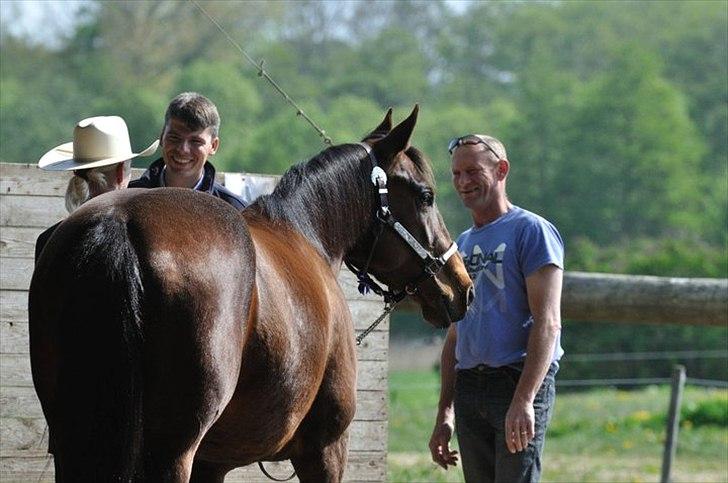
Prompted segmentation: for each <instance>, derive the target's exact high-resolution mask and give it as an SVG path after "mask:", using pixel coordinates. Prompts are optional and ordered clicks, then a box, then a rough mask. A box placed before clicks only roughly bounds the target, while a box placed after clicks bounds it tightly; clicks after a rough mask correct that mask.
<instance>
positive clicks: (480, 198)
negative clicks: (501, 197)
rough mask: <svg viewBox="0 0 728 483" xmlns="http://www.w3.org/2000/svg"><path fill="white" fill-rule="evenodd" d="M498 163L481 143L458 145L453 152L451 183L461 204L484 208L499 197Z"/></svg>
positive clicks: (473, 207) (478, 210)
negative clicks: (461, 201)
mask: <svg viewBox="0 0 728 483" xmlns="http://www.w3.org/2000/svg"><path fill="white" fill-rule="evenodd" d="M498 182H499V176H498V162H497V161H495V160H493V159H491V155H490V151H489V150H488V149H487V148H486V147H484V146H483V145H482V144H465V145H462V146H459V147H458V148H457V149H455V151H454V152H453V155H452V183H453V185H454V186H455V190H456V191H457V193H458V195H459V196H460V199H461V200H463V204H464V205H465V206H466V207H467V208H469V209H470V210H472V211H475V212H481V211H486V210H488V209H489V207H490V206H491V205H492V204H493V203H494V202H495V201H496V200H497V197H498Z"/></svg>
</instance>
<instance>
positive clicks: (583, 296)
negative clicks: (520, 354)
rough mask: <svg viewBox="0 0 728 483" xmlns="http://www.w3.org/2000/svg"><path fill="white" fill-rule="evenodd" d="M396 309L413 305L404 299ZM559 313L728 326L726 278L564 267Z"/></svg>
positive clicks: (576, 317) (625, 320) (579, 317)
mask: <svg viewBox="0 0 728 483" xmlns="http://www.w3.org/2000/svg"><path fill="white" fill-rule="evenodd" d="M397 310H403V311H414V312H417V311H419V307H418V306H417V305H416V304H415V303H414V302H412V301H411V300H409V299H407V300H405V302H404V303H403V304H401V305H400V306H399V307H398V309H397ZM561 314H562V317H563V318H564V319H566V320H572V321H580V322H618V323H654V324H679V325H711V326H723V327H725V326H728V279H724V278H717V279H716V278H675V277H653V276H646V275H614V274H610V273H586V272H569V271H567V272H565V273H564V288H563V292H562V297H561Z"/></svg>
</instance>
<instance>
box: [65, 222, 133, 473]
mask: <svg viewBox="0 0 728 483" xmlns="http://www.w3.org/2000/svg"><path fill="white" fill-rule="evenodd" d="M127 228H128V227H127V225H126V223H125V222H124V221H123V220H121V219H119V218H118V217H116V216H114V215H113V214H112V215H104V216H101V217H100V218H96V220H95V221H94V222H92V223H90V224H89V225H88V226H87V229H85V230H84V232H83V235H82V236H81V237H80V239H76V240H75V242H77V245H76V246H75V247H74V248H72V249H71V250H70V252H71V253H69V254H68V258H69V259H68V263H69V265H67V266H69V267H73V268H72V271H71V272H69V273H72V274H74V275H70V276H69V277H68V281H69V283H71V284H72V288H71V290H68V291H67V292H66V293H69V294H70V295H69V297H68V299H67V300H66V301H65V302H64V303H63V308H62V311H61V312H62V313H61V314H58V316H59V317H61V320H62V324H61V326H60V336H59V339H60V352H61V353H60V360H61V361H62V362H61V364H60V373H59V381H58V405H57V409H58V411H59V413H58V414H57V415H56V417H55V418H54V419H55V420H56V421H57V422H58V424H59V428H58V429H59V431H58V432H57V434H56V444H55V446H56V457H57V458H59V461H58V463H59V464H58V465H57V466H56V467H57V468H60V470H61V471H60V473H61V475H58V476H60V478H59V481H124V482H126V481H134V480H138V479H142V478H143V476H142V474H141V473H142V471H143V469H142V466H143V465H142V462H141V455H142V444H143V441H142V435H143V427H142V423H143V415H142V364H143V352H142V344H143V333H142V327H141V309H142V307H141V303H142V301H141V297H142V295H143V286H142V279H141V274H140V273H141V272H140V266H139V259H138V257H137V253H136V251H135V249H134V246H133V244H132V240H131V239H130V235H129V232H128V229H127Z"/></svg>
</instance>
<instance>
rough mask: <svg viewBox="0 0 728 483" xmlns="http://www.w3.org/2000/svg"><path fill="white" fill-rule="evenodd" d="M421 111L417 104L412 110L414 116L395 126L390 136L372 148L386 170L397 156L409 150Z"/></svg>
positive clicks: (411, 115)
mask: <svg viewBox="0 0 728 483" xmlns="http://www.w3.org/2000/svg"><path fill="white" fill-rule="evenodd" d="M419 110H420V106H418V105H417V104H415V108H414V109H412V114H410V115H409V117H407V119H405V120H404V121H402V122H401V123H399V124H397V126H395V127H394V129H392V130H391V131H390V132H389V134H387V135H386V136H385V137H384V138H383V139H382V140H381V141H377V142H376V143H375V144H374V146H373V147H372V150H373V151H374V155H375V156H376V158H377V161H379V163H380V164H381V165H382V166H383V167H384V168H385V170H386V167H387V166H388V165H389V163H390V162H391V161H392V159H394V157H395V156H397V154H399V153H401V152H402V151H406V150H407V148H409V146H410V138H411V137H412V131H414V129H415V124H417V113H418V112H419ZM385 120H386V119H385ZM390 121H391V119H390Z"/></svg>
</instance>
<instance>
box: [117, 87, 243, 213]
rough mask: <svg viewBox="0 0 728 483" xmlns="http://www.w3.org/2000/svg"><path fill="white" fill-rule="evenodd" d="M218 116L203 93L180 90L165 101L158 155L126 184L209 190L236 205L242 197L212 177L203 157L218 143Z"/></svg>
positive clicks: (213, 149)
mask: <svg viewBox="0 0 728 483" xmlns="http://www.w3.org/2000/svg"><path fill="white" fill-rule="evenodd" d="M219 129H220V116H219V114H218V112H217V107H216V106H215V104H213V103H212V101H210V100H209V99H208V98H206V97H205V96H203V95H201V94H198V93H196V92H184V93H182V94H180V95H178V96H177V97H175V98H174V99H172V101H171V102H170V103H169V106H168V107H167V112H166V113H165V115H164V129H163V131H162V135H161V137H160V145H161V146H162V157H161V158H160V159H157V160H156V161H154V162H153V163H152V164H151V166H149V169H147V170H146V171H145V172H144V174H142V176H141V178H139V179H137V180H134V181H132V182H131V183H129V188H159V187H165V186H168V187H176V188H191V189H194V190H196V191H201V192H203V193H209V194H211V195H212V196H216V197H218V198H220V199H222V200H223V201H225V202H227V203H229V204H231V205H232V206H234V207H235V208H237V209H239V210H240V209H243V208H245V202H244V201H243V199H242V198H241V197H240V196H238V195H236V194H234V193H232V192H231V191H229V190H228V189H226V188H225V187H224V186H222V185H221V184H220V183H217V182H216V181H215V168H214V166H213V165H212V164H211V163H210V162H209V161H208V160H207V158H209V157H210V156H212V155H213V154H215V153H216V152H217V149H218V147H219V145H220V138H219V137H218V132H219Z"/></svg>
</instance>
